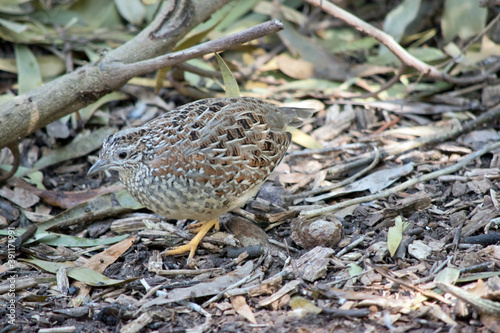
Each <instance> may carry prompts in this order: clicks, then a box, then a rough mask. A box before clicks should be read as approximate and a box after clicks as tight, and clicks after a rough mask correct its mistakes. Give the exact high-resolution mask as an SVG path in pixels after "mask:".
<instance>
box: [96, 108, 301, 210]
mask: <svg viewBox="0 0 500 333" xmlns="http://www.w3.org/2000/svg"><path fill="white" fill-rule="evenodd" d="M306 116H308V112H307V111H304V110H301V109H295V108H278V107H276V106H275V105H273V104H270V103H267V102H265V101H262V100H259V99H255V98H218V99H205V100H199V101H196V102H193V103H190V104H186V105H184V106H182V107H179V108H176V109H174V110H172V111H169V112H167V113H165V114H163V115H161V116H160V117H158V118H155V119H153V120H152V121H150V122H148V123H146V124H144V125H143V126H141V127H139V128H133V129H127V130H124V131H121V132H118V133H116V134H115V135H113V136H110V137H109V138H107V139H106V141H105V143H104V146H103V150H102V153H101V158H105V159H108V160H119V161H121V163H117V166H116V167H110V169H115V170H118V171H119V172H120V178H121V180H122V182H123V184H124V186H125V188H126V189H127V190H128V191H129V192H130V193H131V194H132V195H133V196H134V197H135V198H136V199H137V200H139V201H140V202H141V203H142V204H143V205H144V206H146V207H148V208H150V209H151V210H153V211H155V212H157V213H159V214H161V215H164V216H167V217H170V218H175V219H181V218H189V219H207V218H214V217H218V216H219V215H221V214H223V213H225V212H227V211H229V210H231V209H233V208H235V207H237V206H241V205H243V204H244V203H245V202H246V201H247V200H248V199H249V198H250V197H251V196H253V195H255V194H256V192H257V190H258V188H259V187H260V185H262V183H263V182H264V181H265V180H266V179H267V177H268V176H269V174H270V173H271V171H272V170H273V169H274V168H275V167H276V165H278V163H279V162H280V161H281V159H282V158H283V156H284V155H285V153H286V150H287V148H288V146H289V145H290V134H289V133H287V132H286V126H287V125H289V124H291V125H297V124H298V123H300V118H303V117H306ZM106 154H108V155H111V156H104V155H106Z"/></svg>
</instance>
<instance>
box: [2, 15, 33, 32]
mask: <svg viewBox="0 0 500 333" xmlns="http://www.w3.org/2000/svg"><path fill="white" fill-rule="evenodd" d="M0 25H2V26H4V27H6V28H7V29H9V30H12V31H14V32H15V33H18V34H20V33H23V32H24V31H26V29H28V26H27V25H26V24H22V23H17V22H14V21H9V20H5V19H2V18H0Z"/></svg>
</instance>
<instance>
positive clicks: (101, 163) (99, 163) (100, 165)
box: [87, 159, 111, 176]
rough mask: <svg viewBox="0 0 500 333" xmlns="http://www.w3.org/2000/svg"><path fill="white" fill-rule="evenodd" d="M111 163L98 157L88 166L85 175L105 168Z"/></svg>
mask: <svg viewBox="0 0 500 333" xmlns="http://www.w3.org/2000/svg"><path fill="white" fill-rule="evenodd" d="M110 164H111V163H110V162H109V161H108V160H103V159H99V160H97V162H96V163H95V164H94V165H93V166H92V167H91V168H90V170H89V172H88V173H87V176H90V175H93V174H95V173H97V172H99V171H103V170H106V169H107V168H108V167H109V165H110Z"/></svg>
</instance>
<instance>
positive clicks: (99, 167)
mask: <svg viewBox="0 0 500 333" xmlns="http://www.w3.org/2000/svg"><path fill="white" fill-rule="evenodd" d="M146 133H147V130H146V129H144V128H130V129H126V130H123V131H120V132H118V133H115V134H112V135H110V136H108V137H107V138H106V139H105V140H104V143H103V145H102V149H101V153H100V154H99V160H98V161H97V162H96V163H95V164H94V165H93V166H92V167H91V168H90V170H89V172H88V175H92V174H95V173H97V172H99V171H103V170H116V171H126V170H127V169H133V168H134V166H137V165H139V164H140V163H141V162H142V159H143V156H144V148H145V145H144V142H143V140H141V139H142V138H143V137H144V136H145V135H146Z"/></svg>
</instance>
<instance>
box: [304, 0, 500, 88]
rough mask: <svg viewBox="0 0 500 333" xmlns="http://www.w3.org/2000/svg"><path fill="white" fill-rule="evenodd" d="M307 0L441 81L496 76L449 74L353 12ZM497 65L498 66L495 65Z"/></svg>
mask: <svg viewBox="0 0 500 333" xmlns="http://www.w3.org/2000/svg"><path fill="white" fill-rule="evenodd" d="M305 1H306V2H308V3H310V4H311V5H314V6H317V7H319V8H321V9H322V10H324V11H325V12H327V13H328V14H330V15H332V16H334V17H336V18H338V19H340V20H342V21H344V22H345V23H347V24H348V25H350V26H352V27H355V28H356V29H358V30H359V31H361V32H363V33H364V34H366V35H368V36H371V37H373V38H375V39H376V40H378V41H379V42H380V43H382V44H383V45H385V46H386V47H387V48H388V49H389V50H390V51H391V52H392V53H394V55H395V56H396V57H398V58H399V60H401V62H402V63H404V64H406V65H408V66H410V67H413V68H415V69H416V70H418V71H419V72H420V73H421V74H423V75H425V76H428V77H431V78H433V79H436V80H440V81H447V82H450V83H454V84H457V85H467V84H473V83H477V82H482V81H487V80H494V79H495V76H494V75H493V74H491V73H492V71H487V72H485V73H482V74H480V75H475V76H470V77H463V78H457V77H454V76H451V75H448V74H447V73H445V72H443V71H440V70H438V69H437V68H436V67H434V66H430V65H428V64H426V63H424V62H423V61H421V60H419V59H417V58H415V57H414V56H412V55H411V54H410V53H408V52H407V51H406V50H405V49H404V48H403V47H402V46H401V45H399V43H398V42H396V41H395V40H394V38H393V37H392V36H390V35H389V34H387V33H385V32H383V31H382V30H379V29H377V28H375V27H374V26H372V25H370V24H368V23H366V22H365V21H363V20H361V19H359V18H358V17H356V16H354V15H352V14H351V13H349V12H347V11H345V10H343V9H341V8H340V7H338V6H336V5H334V4H332V3H331V2H329V1H327V0H305ZM493 67H496V66H493Z"/></svg>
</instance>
